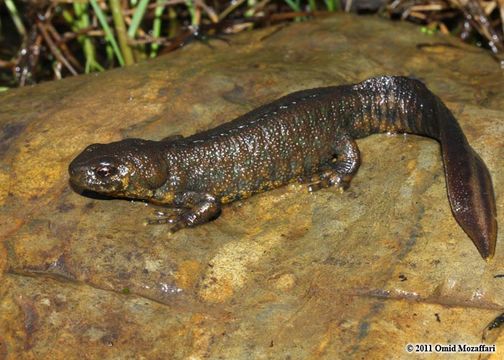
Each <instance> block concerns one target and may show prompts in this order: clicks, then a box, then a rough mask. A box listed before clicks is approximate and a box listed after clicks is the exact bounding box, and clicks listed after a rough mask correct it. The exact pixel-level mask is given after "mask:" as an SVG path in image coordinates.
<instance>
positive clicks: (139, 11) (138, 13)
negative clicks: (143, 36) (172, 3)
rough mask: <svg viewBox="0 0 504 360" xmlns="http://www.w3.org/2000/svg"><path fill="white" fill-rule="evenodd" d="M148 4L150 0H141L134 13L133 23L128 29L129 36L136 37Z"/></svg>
mask: <svg viewBox="0 0 504 360" xmlns="http://www.w3.org/2000/svg"><path fill="white" fill-rule="evenodd" d="M158 3H159V1H158ZM147 5H149V0H140V3H139V4H138V6H137V8H136V9H135V12H134V13H133V18H132V19H131V25H130V27H129V29H128V36H129V37H130V39H134V38H135V34H136V32H137V30H138V27H139V26H140V23H141V22H142V19H143V17H144V15H145V10H147ZM156 9H157V7H156Z"/></svg>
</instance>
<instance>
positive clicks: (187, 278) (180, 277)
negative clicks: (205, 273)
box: [174, 260, 201, 289]
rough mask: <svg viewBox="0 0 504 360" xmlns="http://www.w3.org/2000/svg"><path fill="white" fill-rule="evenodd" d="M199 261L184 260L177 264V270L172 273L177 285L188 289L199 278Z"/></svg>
mask: <svg viewBox="0 0 504 360" xmlns="http://www.w3.org/2000/svg"><path fill="white" fill-rule="evenodd" d="M200 267H201V266H200V263H199V262H197V261H194V260H184V261H182V263H181V264H180V265H179V268H178V271H177V272H176V273H175V274H174V276H175V283H176V284H177V287H179V288H182V289H188V288H190V287H192V286H193V285H194V283H195V282H196V280H198V278H199V270H200Z"/></svg>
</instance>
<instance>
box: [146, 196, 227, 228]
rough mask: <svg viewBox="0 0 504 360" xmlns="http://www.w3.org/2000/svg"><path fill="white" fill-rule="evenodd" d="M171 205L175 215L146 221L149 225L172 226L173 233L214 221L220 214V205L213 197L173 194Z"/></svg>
mask: <svg viewBox="0 0 504 360" xmlns="http://www.w3.org/2000/svg"><path fill="white" fill-rule="evenodd" d="M172 205H173V207H174V209H175V210H177V213H176V214H172V215H169V216H165V217H160V218H158V219H151V220H148V222H147V223H148V224H149V225H159V224H173V226H172V227H171V228H170V232H172V233H174V232H176V231H178V230H180V229H183V228H186V227H193V226H196V225H200V224H204V223H206V222H208V221H211V220H213V219H216V218H217V217H219V215H220V213H221V203H220V201H219V200H217V199H216V198H215V197H214V196H213V195H211V194H207V193H198V192H194V191H187V192H182V193H178V194H175V197H174V199H173V202H172Z"/></svg>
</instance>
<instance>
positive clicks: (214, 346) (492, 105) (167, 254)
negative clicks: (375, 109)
mask: <svg viewBox="0 0 504 360" xmlns="http://www.w3.org/2000/svg"><path fill="white" fill-rule="evenodd" d="M277 30H278V29H274V28H269V29H264V30H261V31H254V32H250V33H246V34H241V35H238V36H236V37H233V38H231V43H230V44H229V45H228V44H226V43H223V42H220V41H213V42H212V48H209V47H207V46H205V45H204V44H198V43H194V44H191V45H190V46H187V47H185V48H183V49H182V50H180V51H177V52H175V53H172V54H170V55H168V56H164V57H161V58H158V59H155V60H153V61H149V62H146V63H143V64H139V65H135V66H132V67H129V68H125V69H119V70H114V71H110V72H106V73H102V74H95V75H90V76H81V77H77V78H72V79H67V80H64V81H59V82H53V83H47V84H42V85H38V86H35V87H30V88H23V89H18V90H12V91H9V92H7V93H3V94H1V95H0V129H1V131H2V132H1V133H0V159H1V163H0V164H1V166H0V205H1V208H0V237H1V239H2V241H3V246H2V247H0V269H1V272H0V284H1V285H0V359H44V358H46V359H48V358H54V359H72V358H90V359H91V358H118V359H119V358H120V359H127V358H131V359H133V358H146V359H181V358H189V359H203V358H210V359H309V358H314V359H315V358H326V359H338V358H344V359H347V358H348V359H354V358H355V359H360V358H362V359H373V358H375V359H376V358H387V359H400V358H404V357H407V356H408V354H407V352H406V351H405V346H406V344H408V343H426V344H436V343H439V344H459V343H467V344H479V343H480V342H481V341H482V338H483V336H484V335H485V336H486V339H487V342H488V343H489V344H497V350H498V353H497V354H494V355H493V356H492V355H483V357H482V358H486V357H490V358H494V359H498V358H502V356H504V355H503V354H504V338H503V337H502V336H501V331H500V328H496V329H493V330H491V331H485V328H486V327H487V324H489V323H490V322H491V321H492V320H493V319H495V318H496V317H497V316H498V315H499V314H501V313H502V312H503V311H504V310H503V309H504V278H503V277H499V276H498V275H501V274H504V265H503V263H504V238H503V236H502V231H501V233H500V235H499V238H498V245H497V253H496V256H495V257H494V259H493V260H492V261H490V262H488V263H487V262H485V261H484V260H482V259H481V257H480V256H479V255H478V252H477V251H476V248H475V247H474V245H473V244H472V243H471V241H470V239H469V238H468V237H467V235H466V234H465V233H464V232H463V231H462V229H461V228H460V227H459V226H458V225H457V223H456V221H455V220H454V218H453V217H452V215H451V212H450V208H449V205H448V200H447V197H446V189H445V182H444V174H443V168H442V163H441V158H440V152H439V145H438V143H436V142H435V141H434V140H431V139H427V138H421V137H417V136H387V135H374V136H371V137H369V138H366V139H363V140H359V142H358V143H359V146H360V149H361V153H362V155H363V165H362V166H361V168H360V171H359V173H358V175H357V176H356V177H355V179H354V181H353V182H352V185H351V187H350V189H349V190H348V191H346V192H344V193H339V192H338V191H337V190H335V189H324V190H321V191H318V192H316V193H313V194H310V193H308V191H307V189H306V185H298V184H292V185H289V186H286V187H283V188H280V189H277V190H274V191H270V192H267V193H264V194H261V195H257V196H254V197H252V198H250V199H248V200H245V201H242V202H237V203H233V204H231V205H229V206H227V207H226V208H225V209H224V211H223V214H222V216H221V217H220V218H219V219H217V220H216V221H214V222H212V223H209V224H206V225H204V226H200V227H197V228H194V229H187V230H182V231H179V232H178V233H176V234H173V235H172V234H169V233H168V231H167V228H166V227H163V226H145V225H144V219H145V218H148V217H152V215H153V210H152V209H151V207H147V206H146V205H145V204H143V203H141V202H136V203H131V202H128V201H124V200H99V199H93V198H89V197H84V196H80V195H78V194H77V193H75V192H74V191H72V189H71V188H70V187H69V185H68V175H67V167H68V164H69V162H70V161H71V160H72V158H73V157H74V156H75V155H77V153H79V152H80V151H81V150H82V149H83V148H84V147H85V146H86V145H88V144H90V143H94V142H101V143H106V142H110V141H116V140H119V139H122V138H125V137H142V138H147V139H161V138H163V137H165V136H168V135H170V134H183V135H190V134H193V133H195V132H197V131H199V130H203V129H207V128H209V127H213V126H215V125H217V124H220V123H222V122H226V121H228V120H231V119H233V118H234V117H235V116H237V115H240V114H242V113H244V112H246V111H248V110H251V109H253V108H255V107H257V106H259V105H261V104H263V103H266V102H268V101H270V100H274V99H275V98H277V97H279V96H281V95H284V94H287V93H289V92H292V91H295V90H299V89H303V88H310V87H317V86H327V85H338V84H344V83H353V82H358V81H361V80H363V79H366V78H369V77H371V76H376V75H384V74H394V75H406V76H414V77H417V78H420V79H422V80H423V81H424V82H425V83H426V84H427V85H428V87H429V88H430V89H431V90H432V91H433V92H435V93H436V94H438V95H439V96H440V97H441V98H442V99H443V100H444V101H445V102H446V103H447V105H448V106H449V107H450V108H451V109H452V110H453V112H454V114H455V116H456V117H457V118H458V119H459V121H460V123H461V126H462V128H463V129H464V131H465V133H466V135H467V137H468V139H469V141H470V143H471V144H472V146H473V147H474V148H475V149H476V151H477V152H478V153H479V154H480V155H481V156H482V157H483V159H484V160H485V162H486V164H487V165H488V168H489V169H490V172H491V174H492V176H493V181H494V186H495V190H496V195H497V207H498V209H497V210H498V214H499V217H498V222H499V223H500V224H501V228H502V227H503V226H504V225H502V224H504V216H503V214H504V208H503V206H504V196H503V191H502V189H503V188H504V172H503V169H504V147H503V140H502V139H503V138H504V122H503V119H504V97H503V96H502V94H503V93H504V81H503V80H504V79H503V75H502V73H501V72H500V70H499V69H498V66H497V64H496V63H494V62H493V60H492V59H491V58H490V57H489V56H488V55H487V54H486V53H484V52H482V51H479V50H477V49H474V48H471V47H468V46H466V45H464V44H462V43H459V42H458V41H456V40H454V39H451V38H445V37H441V36H426V35H423V34H421V33H420V31H419V28H418V27H415V26H412V25H408V24H403V23H392V22H388V21H384V20H380V19H378V18H372V17H365V18H359V17H351V16H346V15H345V16H343V15H340V16H335V17H331V18H326V19H320V20H317V21H310V22H305V23H299V24H295V25H290V26H287V27H284V28H281V29H279V30H278V31H277ZM419 44H424V45H425V44H431V45H434V46H417V45H419ZM478 356H479V355H478V354H473V355H467V356H466V357H465V358H466V359H477V358H478ZM429 358H430V359H432V358H442V359H449V358H457V355H456V354H452V355H443V354H433V355H432V356H430V357H429Z"/></svg>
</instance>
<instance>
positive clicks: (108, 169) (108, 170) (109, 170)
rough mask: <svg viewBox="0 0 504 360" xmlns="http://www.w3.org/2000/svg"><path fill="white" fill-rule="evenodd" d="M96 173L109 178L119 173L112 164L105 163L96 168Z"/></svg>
mask: <svg viewBox="0 0 504 360" xmlns="http://www.w3.org/2000/svg"><path fill="white" fill-rule="evenodd" d="M95 172H96V175H98V176H99V177H101V178H108V177H110V176H112V175H115V174H116V173H117V169H116V168H115V167H113V166H110V165H103V166H100V167H99V168H97V169H96V171H95Z"/></svg>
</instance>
